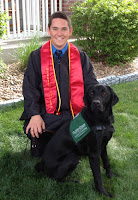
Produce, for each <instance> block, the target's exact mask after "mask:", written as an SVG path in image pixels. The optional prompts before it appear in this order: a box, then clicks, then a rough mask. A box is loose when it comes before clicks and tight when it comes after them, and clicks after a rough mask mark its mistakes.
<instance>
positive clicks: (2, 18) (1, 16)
mask: <svg viewBox="0 0 138 200" xmlns="http://www.w3.org/2000/svg"><path fill="white" fill-rule="evenodd" d="M6 20H7V16H6V14H5V13H1V12H0V38H2V36H3V34H4V33H5V34H6ZM1 53H2V50H1V47H0V55H1ZM6 70H7V68H6V65H5V63H4V62H3V60H2V58H1V57H0V75H1V77H2V78H5V73H6Z"/></svg>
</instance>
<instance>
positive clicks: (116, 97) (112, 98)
mask: <svg viewBox="0 0 138 200" xmlns="http://www.w3.org/2000/svg"><path fill="white" fill-rule="evenodd" d="M107 88H108V89H109V90H110V92H111V105H112V106H114V105H115V104H117V102H118V101H119V98H118V96H117V95H116V93H115V92H114V91H113V89H112V88H111V87H109V86H107Z"/></svg>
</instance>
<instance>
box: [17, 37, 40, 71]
mask: <svg viewBox="0 0 138 200" xmlns="http://www.w3.org/2000/svg"><path fill="white" fill-rule="evenodd" d="M40 46H41V39H40V37H38V36H34V37H32V38H31V41H30V42H28V43H25V44H20V46H19V48H18V50H17V54H18V60H19V62H20V69H21V70H22V71H24V70H25V69H26V67H27V62H28V58H29V55H30V53H31V52H32V51H34V50H36V49H37V48H39V47H40Z"/></svg>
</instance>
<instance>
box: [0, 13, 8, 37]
mask: <svg viewBox="0 0 138 200" xmlns="http://www.w3.org/2000/svg"><path fill="white" fill-rule="evenodd" d="M6 20H7V15H6V13H2V12H0V38H1V37H2V36H3V34H4V33H5V34H6V27H7V24H6Z"/></svg>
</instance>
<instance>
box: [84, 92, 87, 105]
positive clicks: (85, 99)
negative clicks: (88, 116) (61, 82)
mask: <svg viewBox="0 0 138 200" xmlns="http://www.w3.org/2000/svg"><path fill="white" fill-rule="evenodd" d="M83 101H84V103H85V105H88V97H87V92H85V94H84V97H83Z"/></svg>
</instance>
